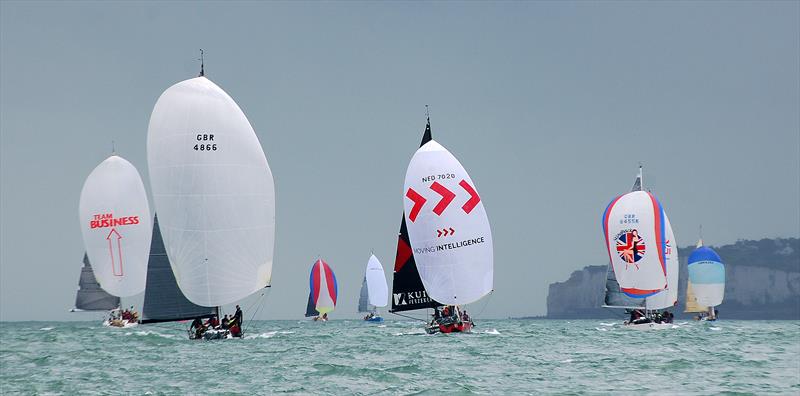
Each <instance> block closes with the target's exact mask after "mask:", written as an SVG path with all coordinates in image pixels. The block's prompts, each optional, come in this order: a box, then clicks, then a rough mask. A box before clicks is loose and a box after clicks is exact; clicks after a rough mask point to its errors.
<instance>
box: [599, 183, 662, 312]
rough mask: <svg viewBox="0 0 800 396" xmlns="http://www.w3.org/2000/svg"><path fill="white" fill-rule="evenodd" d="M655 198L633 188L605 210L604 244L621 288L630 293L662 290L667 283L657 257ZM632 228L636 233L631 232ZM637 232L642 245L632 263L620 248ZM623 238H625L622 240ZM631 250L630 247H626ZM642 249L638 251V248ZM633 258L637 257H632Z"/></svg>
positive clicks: (658, 234)
mask: <svg viewBox="0 0 800 396" xmlns="http://www.w3.org/2000/svg"><path fill="white" fill-rule="evenodd" d="M654 200H655V197H652V196H651V195H650V194H649V193H647V192H644V191H632V192H629V193H627V194H624V195H622V196H620V197H619V198H618V199H617V200H616V202H614V203H612V204H611V206H610V207H609V208H608V209H607V210H608V211H609V212H608V213H607V216H608V218H607V219H606V220H604V221H605V222H606V224H605V228H606V230H605V231H606V235H605V237H606V244H607V247H608V250H609V257H610V258H611V263H612V265H613V267H614V274H615V275H616V277H617V282H619V286H620V289H621V290H622V291H623V292H626V294H628V295H630V296H632V297H633V296H634V295H642V298H643V297H646V294H647V293H646V292H647V291H651V293H650V294H652V291H653V290H655V291H658V290H663V289H664V288H665V286H666V283H667V278H666V274H665V273H664V268H663V267H662V264H661V259H660V258H659V251H660V249H659V246H658V245H659V244H660V243H661V238H662V237H663V235H661V234H660V230H659V229H657V228H658V227H656V222H657V219H656V216H658V215H659V210H660V209H657V208H654V202H653V201H654ZM634 231H635V233H634ZM633 234H635V235H638V237H639V238H641V239H642V241H641V242H640V243H643V244H644V246H645V248H644V251H643V254H642V255H641V257H640V258H638V259H634V262H628V261H626V260H625V259H623V253H624V252H623V251H620V250H619V249H618V248H617V246H620V248H624V246H625V245H626V244H627V243H628V241H627V238H628V237H629V235H633ZM623 239H625V241H623ZM627 250H628V251H631V250H632V249H627ZM640 252H641V251H640ZM634 257H636V256H634Z"/></svg>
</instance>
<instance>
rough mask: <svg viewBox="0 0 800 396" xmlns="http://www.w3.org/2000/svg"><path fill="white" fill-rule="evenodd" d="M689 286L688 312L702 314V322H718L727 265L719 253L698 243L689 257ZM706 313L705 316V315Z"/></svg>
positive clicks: (687, 293) (700, 317)
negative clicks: (717, 308)
mask: <svg viewBox="0 0 800 396" xmlns="http://www.w3.org/2000/svg"><path fill="white" fill-rule="evenodd" d="M688 269H689V284H688V286H687V289H686V312H701V315H700V316H699V317H698V319H700V320H708V321H714V320H717V310H716V309H715V308H714V307H716V306H717V305H720V304H722V299H723V297H724V296H725V265H724V264H722V259H721V258H720V257H719V255H718V254H717V252H715V251H714V249H711V248H710V247H707V246H703V240H702V239H700V241H698V242H697V248H696V249H695V250H694V251H692V253H691V254H690V255H689V260H688ZM703 313H704V314H703Z"/></svg>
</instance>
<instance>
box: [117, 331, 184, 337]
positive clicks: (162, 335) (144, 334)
mask: <svg viewBox="0 0 800 396" xmlns="http://www.w3.org/2000/svg"><path fill="white" fill-rule="evenodd" d="M125 335H126V336H129V335H136V336H150V335H155V336H159V337H163V338H176V336H175V334H161V333H158V332H155V331H150V330H144V331H134V332H127V333H125Z"/></svg>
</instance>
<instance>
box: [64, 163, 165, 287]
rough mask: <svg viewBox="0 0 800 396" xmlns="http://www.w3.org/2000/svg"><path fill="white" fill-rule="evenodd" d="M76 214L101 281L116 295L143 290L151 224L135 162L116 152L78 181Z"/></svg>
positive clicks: (101, 284) (145, 195)
mask: <svg viewBox="0 0 800 396" xmlns="http://www.w3.org/2000/svg"><path fill="white" fill-rule="evenodd" d="M79 215H80V221H81V233H82V234H83V243H84V245H85V247H86V253H87V255H88V256H89V261H90V262H91V263H92V270H93V271H94V276H95V278H97V281H98V282H99V283H100V286H102V288H103V289H104V290H105V291H107V292H108V293H110V294H113V295H115V296H118V297H128V296H132V295H134V294H138V293H141V292H142V291H144V286H145V280H146V277H147V260H148V258H149V256H150V238H151V237H152V232H153V225H152V221H151V220H150V206H149V205H148V203H147V193H146V192H145V189H144V184H143V183H142V178H141V176H139V172H138V171H137V170H136V168H135V167H134V166H133V165H132V164H131V163H130V162H128V161H126V160H125V159H123V158H121V157H119V156H116V155H112V156H110V157H108V158H107V159H106V160H105V161H103V162H101V163H100V165H97V167H96V168H94V170H93V171H92V173H91V174H89V177H87V178H86V182H85V183H84V184H83V190H81V198H80V208H79Z"/></svg>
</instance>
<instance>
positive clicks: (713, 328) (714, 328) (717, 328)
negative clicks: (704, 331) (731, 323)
mask: <svg viewBox="0 0 800 396" xmlns="http://www.w3.org/2000/svg"><path fill="white" fill-rule="evenodd" d="M709 329H711V330H714V331H719V330H722V327H709Z"/></svg>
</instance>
